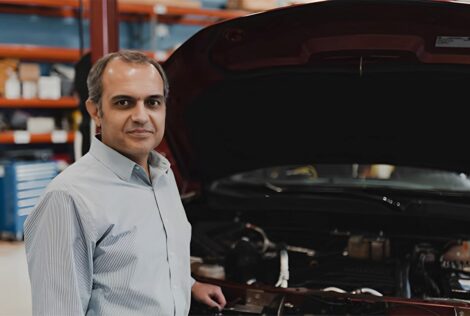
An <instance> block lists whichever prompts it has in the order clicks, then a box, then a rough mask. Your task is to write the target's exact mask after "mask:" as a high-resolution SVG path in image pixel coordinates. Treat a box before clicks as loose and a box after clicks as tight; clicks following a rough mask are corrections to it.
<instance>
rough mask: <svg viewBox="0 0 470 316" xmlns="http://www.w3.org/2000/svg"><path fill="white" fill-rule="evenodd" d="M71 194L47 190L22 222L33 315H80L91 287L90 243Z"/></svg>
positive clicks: (82, 312) (85, 307) (86, 305)
mask: <svg viewBox="0 0 470 316" xmlns="http://www.w3.org/2000/svg"><path fill="white" fill-rule="evenodd" d="M84 224H85V223H84V222H83V220H82V219H81V218H80V216H79V214H78V212H77V209H76V205H75V203H74V201H73V199H72V198H71V196H70V195H69V194H68V193H67V192H64V191H54V192H49V193H47V194H46V195H45V196H44V198H43V199H42V200H41V202H40V203H39V204H38V206H37V207H36V208H35V210H34V211H33V212H32V213H31V214H30V215H29V216H28V218H27V219H26V222H25V247H26V257H27V260H28V270H29V276H30V281H31V292H32V303H33V315H61V316H62V315H84V314H85V312H86V310H87V307H88V301H89V299H90V295H91V288H92V271H93V270H92V266H93V255H92V247H91V244H90V242H89V240H90V236H89V234H88V233H87V229H86V227H85V226H86V224H85V225H84Z"/></svg>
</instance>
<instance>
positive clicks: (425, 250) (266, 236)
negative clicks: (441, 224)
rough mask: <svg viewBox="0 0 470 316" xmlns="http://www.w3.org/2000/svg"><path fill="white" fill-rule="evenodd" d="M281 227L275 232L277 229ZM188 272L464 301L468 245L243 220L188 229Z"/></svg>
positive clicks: (469, 286) (468, 296) (469, 283)
mask: <svg viewBox="0 0 470 316" xmlns="http://www.w3.org/2000/svg"><path fill="white" fill-rule="evenodd" d="M279 227H281V226H279ZM191 247H192V250H191V251H192V252H191V253H192V255H193V257H192V273H193V274H194V275H196V276H202V277H208V278H215V279H223V280H229V281H234V282H237V283H240V284H247V285H267V286H272V287H278V288H287V287H289V288H307V289H315V290H320V291H324V292H336V293H350V294H365V295H373V296H389V297H401V298H419V299H428V298H441V299H442V298H453V299H462V300H470V242H469V241H468V240H441V239H436V240H421V239H420V238H414V237H410V236H401V235H387V234H386V233H384V232H382V231H379V232H376V233H375V234H372V233H362V234H357V233H352V232H350V231H343V230H339V229H332V230H330V231H329V232H328V233H327V234H325V233H322V234H318V235H311V237H310V238H306V234H305V232H302V231H296V230H292V231H289V229H288V228H286V227H283V228H282V229H276V228H273V227H269V228H268V229H265V228H263V227H260V226H258V225H255V224H253V223H250V222H243V221H237V220H235V221H228V222H220V221H213V222H211V221H204V222H201V223H198V224H197V225H194V226H193V238H192V246H191Z"/></svg>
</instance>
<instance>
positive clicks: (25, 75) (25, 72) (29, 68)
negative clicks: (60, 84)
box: [18, 63, 41, 81]
mask: <svg viewBox="0 0 470 316" xmlns="http://www.w3.org/2000/svg"><path fill="white" fill-rule="evenodd" d="M18 74H19V76H20V80H21V81H38V79H39V77H40V76H41V70H40V67H39V64H35V63H20V64H19V66H18Z"/></svg>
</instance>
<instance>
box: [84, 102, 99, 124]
mask: <svg viewBox="0 0 470 316" xmlns="http://www.w3.org/2000/svg"><path fill="white" fill-rule="evenodd" d="M86 109H87V111H88V114H90V117H91V118H92V119H93V121H95V125H96V126H97V127H101V118H100V114H99V111H98V105H97V104H96V103H95V102H93V101H92V100H90V99H88V100H86Z"/></svg>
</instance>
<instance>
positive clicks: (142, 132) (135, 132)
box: [126, 128, 154, 137]
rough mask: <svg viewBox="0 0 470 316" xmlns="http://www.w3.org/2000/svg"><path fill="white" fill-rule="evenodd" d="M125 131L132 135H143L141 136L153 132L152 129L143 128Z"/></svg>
mask: <svg viewBox="0 0 470 316" xmlns="http://www.w3.org/2000/svg"><path fill="white" fill-rule="evenodd" d="M126 133H127V134H129V135H132V136H137V137H143V136H148V135H150V134H153V133H154V131H153V130H149V129H145V128H134V129H131V130H128V131H127V132H126Z"/></svg>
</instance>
